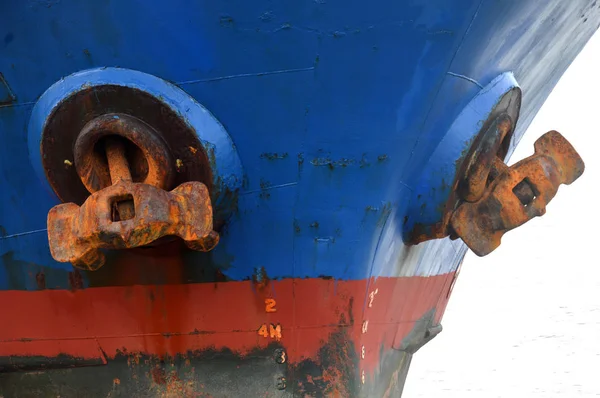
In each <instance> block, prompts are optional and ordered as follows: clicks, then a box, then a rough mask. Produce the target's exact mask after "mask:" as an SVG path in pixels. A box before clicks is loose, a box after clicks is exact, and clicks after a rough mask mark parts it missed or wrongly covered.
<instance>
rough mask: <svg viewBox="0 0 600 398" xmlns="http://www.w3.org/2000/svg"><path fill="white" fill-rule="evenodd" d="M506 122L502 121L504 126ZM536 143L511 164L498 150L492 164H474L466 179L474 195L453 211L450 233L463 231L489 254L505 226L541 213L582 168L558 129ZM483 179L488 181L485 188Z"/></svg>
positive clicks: (471, 244) (454, 235)
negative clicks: (505, 160) (509, 164)
mask: <svg viewBox="0 0 600 398" xmlns="http://www.w3.org/2000/svg"><path fill="white" fill-rule="evenodd" d="M505 123H506V122H504V121H503V122H502V123H500V128H502V129H503V130H506V128H507V126H506V125H505ZM502 138H503V137H502ZM534 148H535V153H534V154H533V155H532V156H530V157H527V158H525V159H523V160H521V161H519V162H518V163H516V164H515V165H513V166H512V167H508V166H507V165H506V164H505V163H504V162H503V161H502V160H501V159H500V158H498V157H497V156H494V157H493V158H492V161H491V164H490V162H488V164H487V165H486V164H483V166H482V165H481V163H480V166H479V167H477V168H474V170H475V172H473V173H472V174H471V179H472V181H470V183H469V184H467V186H468V187H469V188H470V189H469V190H468V191H469V193H470V194H469V195H466V196H467V198H466V199H467V200H471V201H464V202H463V203H462V204H460V205H459V206H458V207H457V209H456V210H455V211H454V213H453V214H452V217H451V220H450V226H451V230H452V231H451V238H454V239H455V238H457V237H460V238H461V239H462V240H463V241H464V242H465V243H466V245H467V246H468V247H469V248H470V249H471V250H472V251H473V252H474V253H475V254H477V255H478V256H485V255H487V254H489V253H491V252H492V251H493V250H495V249H496V248H497V247H498V246H499V245H500V241H501V239H502V236H503V235H504V234H505V233H506V232H508V231H510V230H512V229H514V228H517V227H519V226H521V225H523V224H524V223H526V222H527V221H529V220H531V219H532V218H534V217H538V216H541V215H543V214H544V213H545V212H546V206H547V205H548V203H549V202H550V201H551V200H552V198H554V196H555V195H556V193H557V191H558V188H559V186H560V185H561V184H566V185H569V184H571V183H572V182H574V181H575V180H576V179H578V178H579V177H580V176H581V175H582V174H583V171H584V169H585V165H584V163H583V160H582V159H581V157H580V156H579V154H578V153H577V152H576V151H575V149H574V148H573V146H572V145H571V144H570V143H569V142H568V141H567V140H566V139H565V138H564V137H563V136H562V135H561V134H559V133H558V132H556V131H550V132H548V133H546V134H544V135H543V136H541V137H540V138H538V139H537V141H536V142H535V144H534ZM484 170H485V171H484ZM473 176H477V178H474V177H473ZM490 180H491V182H489V181H490ZM481 181H483V182H484V183H485V182H486V181H488V183H489V185H488V186H487V188H486V189H485V190H484V189H482V184H481V183H480V182H481ZM474 198H476V200H473V199H474Z"/></svg>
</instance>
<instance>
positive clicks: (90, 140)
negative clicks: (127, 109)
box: [73, 113, 174, 193]
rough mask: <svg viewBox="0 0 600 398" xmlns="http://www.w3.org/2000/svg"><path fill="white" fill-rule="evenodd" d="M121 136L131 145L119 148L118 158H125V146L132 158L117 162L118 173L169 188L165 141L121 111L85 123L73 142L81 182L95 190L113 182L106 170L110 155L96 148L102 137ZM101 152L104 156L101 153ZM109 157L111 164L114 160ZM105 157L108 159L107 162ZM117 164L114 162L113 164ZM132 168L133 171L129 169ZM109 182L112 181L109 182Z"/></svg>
mask: <svg viewBox="0 0 600 398" xmlns="http://www.w3.org/2000/svg"><path fill="white" fill-rule="evenodd" d="M108 137H112V139H113V141H114V140H115V137H122V138H123V139H126V140H127V141H129V143H131V144H133V145H131V144H130V145H129V146H128V147H127V148H125V147H123V148H122V149H121V156H120V158H121V159H125V155H126V153H125V152H126V149H129V150H128V151H127V152H129V154H130V155H131V156H129V158H130V159H132V160H133V161H132V162H131V164H130V165H129V164H127V163H125V164H121V165H120V166H119V169H120V172H121V173H123V172H125V171H124V170H123V169H124V168H127V169H128V170H127V171H126V172H127V173H128V174H129V177H128V179H129V180H131V179H132V175H131V174H133V175H134V176H135V177H137V178H134V179H133V181H135V182H143V183H145V184H151V185H154V186H156V187H158V188H162V189H170V188H171V187H170V185H171V181H172V178H173V176H172V170H173V164H174V162H173V159H172V158H171V153H170V152H169V150H168V147H167V144H166V143H165V142H164V141H163V140H162V139H161V137H160V135H159V134H158V133H157V132H156V131H155V130H154V129H153V128H152V127H151V126H150V125H148V124H146V123H144V122H143V121H141V120H140V119H138V118H136V117H134V116H130V115H125V114H116V113H113V114H105V115H102V116H99V117H97V118H95V119H93V120H91V121H90V122H89V123H87V124H86V125H85V126H84V127H83V129H82V130H81V133H80V134H79V136H78V137H77V140H76V141H75V148H74V150H73V152H74V158H75V168H76V169H77V173H78V174H79V177H80V178H81V181H82V182H83V184H84V185H85V187H86V188H87V190H88V191H89V192H92V193H93V192H96V191H99V190H100V189H102V188H106V187H108V186H110V185H111V184H114V183H115V182H116V181H115V180H114V175H112V172H110V171H109V166H112V165H111V164H110V160H111V158H110V157H109V156H108V155H109V153H108V151H106V153H105V154H104V153H102V148H98V147H99V146H100V147H102V145H99V144H101V143H102V141H103V139H104V140H106V139H108ZM104 155H105V156H104ZM116 159H117V158H116V157H114V156H113V157H112V160H113V163H115V162H116V161H117V160H116ZM107 160H108V161H109V162H108V164H107ZM114 167H117V164H116V163H115V164H114ZM129 167H131V168H132V170H133V172H134V173H131V172H130V171H129ZM111 181H112V182H111Z"/></svg>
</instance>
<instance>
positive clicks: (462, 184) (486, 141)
mask: <svg viewBox="0 0 600 398" xmlns="http://www.w3.org/2000/svg"><path fill="white" fill-rule="evenodd" d="M513 126H514V123H513V121H512V120H511V119H510V117H509V116H508V115H506V114H502V115H500V116H499V117H497V118H496V119H495V120H494V121H493V122H492V125H491V126H490V127H489V128H488V129H487V130H486V131H485V132H484V133H483V134H482V137H481V139H480V140H479V143H478V145H477V148H476V150H475V151H474V152H473V155H472V156H471V157H470V158H469V159H468V163H467V166H466V170H465V172H464V176H463V178H462V179H460V180H459V183H458V186H457V191H458V193H459V195H460V196H461V198H462V199H464V200H466V201H467V202H474V201H476V200H478V199H480V198H481V197H482V196H483V194H484V192H485V189H486V188H487V186H488V177H489V174H490V170H491V168H492V164H493V163H494V161H495V159H499V158H498V154H499V153H500V149H501V145H502V143H503V142H504V138H505V137H506V136H507V135H508V133H510V132H511V130H512V129H513Z"/></svg>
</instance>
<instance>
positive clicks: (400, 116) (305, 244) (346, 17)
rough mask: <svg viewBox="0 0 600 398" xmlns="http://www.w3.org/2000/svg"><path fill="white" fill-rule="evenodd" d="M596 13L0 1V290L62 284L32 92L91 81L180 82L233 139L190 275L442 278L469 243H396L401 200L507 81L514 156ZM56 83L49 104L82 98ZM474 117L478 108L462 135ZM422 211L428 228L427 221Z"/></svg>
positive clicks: (517, 5) (478, 6)
mask: <svg viewBox="0 0 600 398" xmlns="http://www.w3.org/2000/svg"><path fill="white" fill-rule="evenodd" d="M599 8H600V5H598V4H597V3H596V2H595V1H593V2H592V1H583V0H581V1H569V2H564V1H560V0H550V1H534V0H528V1H518V2H516V1H508V0H507V1H491V0H483V1H480V0H472V1H469V0H463V1H447V0H438V1H400V2H399V1H389V0H380V1H376V2H374V3H364V2H358V1H351V2H348V1H341V0H334V1H297V2H292V3H272V2H268V1H258V2H245V1H238V0H235V1H232V2H228V3H227V4H222V3H220V2H214V3H211V2H197V1H196V2H192V1H184V0H179V1H175V2H171V3H164V4H163V3H158V2H155V3H152V5H150V4H148V3H147V2H137V1H131V0H127V1H119V2H110V1H93V2H76V1H72V0H62V1H59V0H48V1H27V2H13V3H10V4H4V5H3V6H2V13H1V14H0V39H2V40H0V49H1V50H0V51H1V53H0V54H1V57H0V73H2V74H3V76H4V78H5V80H6V82H7V83H8V84H9V85H10V87H11V89H12V91H13V92H14V94H15V96H16V98H17V101H16V102H14V103H11V104H8V105H0V142H2V145H1V146H0V186H1V187H2V189H1V190H0V225H1V228H0V289H34V288H35V274H36V273H37V272H39V271H40V270H44V272H45V273H46V275H47V286H48V287H53V288H66V287H68V278H67V272H68V270H70V269H71V267H70V265H68V264H67V265H65V264H58V263H56V262H54V261H53V260H52V259H51V257H50V255H49V252H48V245H47V241H46V240H47V237H46V231H45V222H46V213H47V211H48V209H49V208H50V207H51V206H52V205H54V204H56V199H55V197H54V196H53V195H52V194H51V193H49V192H48V191H47V189H45V188H44V185H45V184H44V183H43V173H40V159H39V158H38V152H36V150H35V149H36V145H37V144H36V141H35V139H36V137H35V131H38V130H39V127H40V125H41V124H42V123H43V121H44V119H45V117H46V115H44V113H47V112H48V111H49V109H50V108H51V106H52V105H51V104H52V102H53V100H50V99H48V98H47V97H46V96H44V97H42V98H41V99H40V98H39V96H40V95H42V93H44V92H45V91H46V90H47V89H48V88H49V87H50V86H52V85H53V84H55V83H56V82H57V81H60V80H61V78H63V77H65V76H69V75H72V74H74V73H77V72H80V71H82V70H87V69H90V68H98V67H120V68H126V69H131V70H136V71H141V72H143V73H147V74H150V75H154V76H157V77H159V78H162V79H165V80H167V81H170V82H173V83H174V84H175V85H176V86H178V87H180V88H181V89H182V90H184V91H185V92H187V93H188V94H190V95H191V96H192V97H194V98H195V99H196V100H197V101H198V102H199V103H200V104H202V106H204V107H206V109H208V110H209V111H210V113H212V114H213V115H214V116H215V117H216V119H218V120H219V121H220V122H221V123H222V125H223V127H224V128H225V130H226V131H227V132H228V133H229V135H230V136H231V138H232V140H233V143H234V144H235V146H236V148H237V151H238V153H239V158H240V160H241V165H242V168H243V176H244V181H245V183H244V185H243V187H242V188H241V189H240V191H239V193H238V207H237V212H236V213H235V214H234V215H233V216H232V217H231V219H230V220H229V222H228V223H227V225H226V226H225V229H224V230H223V231H222V240H221V243H220V244H219V246H218V248H217V249H216V251H215V252H214V253H212V254H211V255H210V256H209V257H208V258H198V261H210V262H211V263H212V264H213V265H214V266H215V267H219V268H221V269H222V270H223V272H224V273H225V274H226V275H227V277H229V278H231V279H239V280H241V279H247V278H251V277H252V275H253V274H254V273H255V272H256V270H257V269H260V268H262V267H264V269H265V271H266V273H267V275H268V276H269V277H271V278H282V277H292V276H295V277H308V276H313V277H316V276H320V275H327V276H333V277H335V278H338V279H363V278H367V277H369V276H399V275H404V276H410V275H431V274H436V273H443V272H449V271H451V270H453V269H455V267H456V266H457V265H458V263H459V262H460V260H461V258H462V255H463V254H464V246H463V245H462V244H460V243H458V242H454V243H451V242H450V241H449V240H447V239H445V240H440V241H436V242H428V243H425V244H420V245H418V246H414V247H406V246H405V245H404V243H403V240H402V230H403V226H402V223H403V220H404V217H406V216H407V215H410V214H411V212H414V211H415V210H414V209H411V208H409V201H410V198H411V197H413V195H414V193H415V192H416V191H417V190H427V189H429V188H431V187H432V186H437V185H439V184H441V181H440V180H439V179H438V178H437V177H435V178H431V179H430V177H431V176H423V174H422V173H423V170H429V168H428V167H429V166H427V165H428V163H429V162H430V160H431V159H432V156H433V154H434V153H435V151H436V150H437V151H439V150H442V151H443V148H444V146H442V147H440V144H441V143H443V142H444V141H443V140H444V137H447V136H448V132H449V131H450V130H451V128H452V124H453V123H454V122H455V120H457V117H458V116H459V114H460V113H461V112H463V110H464V109H465V107H466V106H467V104H468V103H469V102H470V101H471V100H472V98H473V97H474V96H475V95H476V94H477V93H478V92H479V91H480V90H481V88H482V87H485V86H486V85H488V84H489V83H490V82H491V81H492V80H493V79H494V78H495V77H496V76H499V75H501V74H503V73H506V72H512V73H513V74H514V76H515V79H516V81H518V82H519V85H520V86H521V88H522V89H523V93H524V95H523V108H522V111H521V117H520V122H519V126H518V129H517V131H516V133H515V140H514V141H513V144H512V148H514V145H516V144H517V143H518V140H519V138H520V136H521V135H522V134H523V132H524V131H525V129H526V128H527V126H528V125H529V123H530V122H531V120H532V118H533V116H534V115H535V113H536V112H537V110H538V109H539V108H540V106H541V105H542V103H543V102H544V100H545V98H546V96H547V95H548V94H549V92H550V91H551V90H552V88H553V86H554V85H555V84H556V82H557V80H558V79H559V78H560V76H561V74H562V73H563V72H564V70H565V69H566V67H567V66H568V65H569V64H570V62H571V61H572V60H573V58H574V56H575V55H576V54H577V53H578V52H579V51H580V49H581V48H582V46H583V45H584V44H585V42H586V41H587V39H588V38H589V37H590V36H591V35H592V33H593V32H594V31H595V30H596V29H597V27H598V23H599V22H600V9H599ZM119 73H120V72H119ZM78 76H79V77H81V78H82V79H81V80H78V83H77V84H81V83H89V84H94V79H93V78H92V77H90V79H89V81H88V80H87V78H86V76H89V75H87V74H86V73H83V74H80V75H78ZM64 82H69V80H68V79H65V80H64V81H63V82H62V83H61V82H59V83H57V86H55V87H57V88H58V89H59V95H60V92H62V93H63V94H64V93H65V92H68V91H70V90H73V89H75V88H76V87H71V86H70V85H67V86H64V87H62V86H61V85H62V84H64ZM69 84H70V83H69ZM132 84H134V85H138V84H139V85H142V84H145V83H144V82H141V81H135V82H133V83H132ZM150 86H151V87H150V89H151V90H152V89H156V90H158V91H160V92H161V93H162V94H163V95H165V93H166V92H171V93H176V92H177V90H176V89H174V88H173V87H171V86H169V85H167V84H166V83H156V85H155V84H154V83H152V84H150ZM158 86H162V88H159V87H158ZM61 87H62V88H61ZM174 95H175V94H174ZM38 99H40V102H39V104H38V105H36V106H35V107H34V105H35V104H36V102H37V101H38ZM175 102H177V100H175ZM173 105H174V106H176V107H178V109H180V111H182V113H184V112H185V109H186V108H185V104H183V103H174V104H173ZM193 106H197V105H193ZM198 109H201V108H198ZM482 117H484V115H479V116H478V114H477V113H475V112H474V113H473V115H472V116H470V118H472V119H471V120H469V121H467V122H466V124H465V126H467V125H469V126H471V127H468V128H474V126H477V123H478V122H479V121H480V118H482ZM190 123H201V122H198V121H193V120H190ZM28 126H29V131H30V133H31V135H30V136H29V137H27V131H28ZM475 133H476V131H465V132H464V133H461V136H463V137H468V136H472V135H473V134H475ZM38 139H39V138H38ZM462 144H464V143H461V144H460V145H462ZM457 145H459V144H457ZM436 148H437V149H436ZM448 148H449V150H450V148H452V147H451V146H449V147H448ZM444 155H446V154H444ZM230 166H231V165H228V166H226V167H230ZM224 167H225V166H224ZM231 167H232V168H234V169H235V168H237V167H238V166H237V165H233V166H231ZM229 172H230V173H232V174H235V175H237V173H238V172H237V171H229ZM423 177H425V179H423ZM444 178H445V177H444ZM428 211H431V213H427V214H423V217H425V218H435V217H437V214H436V212H437V210H435V209H433V208H431V209H430V210H428ZM436 253H437V255H434V254H436ZM199 256H200V255H199Z"/></svg>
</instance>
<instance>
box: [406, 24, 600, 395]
mask: <svg viewBox="0 0 600 398" xmlns="http://www.w3.org/2000/svg"><path fill="white" fill-rule="evenodd" d="M599 93H600V34H597V35H596V36H594V37H593V38H592V39H591V40H590V42H589V43H588V45H587V46H586V47H585V48H584V50H583V51H582V52H581V53H580V55H579V56H578V58H577V59H576V60H575V61H574V62H573V64H572V65H571V67H570V68H569V69H568V70H567V72H566V73H565V74H564V75H563V77H562V79H561V80H560V82H559V83H558V85H557V86H556V88H555V89H554V91H553V92H552V94H551V95H550V97H549V98H548V100H547V101H546V103H545V104H544V106H543V107H542V109H541V110H540V112H539V113H538V115H537V117H536V119H535V120H534V121H533V123H532V124H531V126H530V127H529V130H528V131H527V133H526V135H525V137H524V138H523V139H522V141H521V144H520V145H519V147H518V149H517V150H516V151H515V153H514V155H513V156H512V159H511V162H510V163H514V162H515V161H517V160H520V159H522V158H524V157H526V156H529V155H530V154H532V153H533V142H534V141H535V140H536V139H537V138H538V137H539V136H540V135H542V134H543V133H545V132H547V131H549V130H557V131H559V132H560V133H562V134H563V135H564V136H565V137H566V138H567V139H568V140H569V141H570V142H571V143H572V144H573V146H574V147H575V148H576V149H577V151H578V152H579V154H580V155H581V156H582V158H583V160H584V161H585V163H586V171H585V173H584V174H583V176H582V177H581V178H580V179H579V180H577V181H576V182H575V183H573V184H572V185H570V186H564V185H563V186H561V188H560V189H559V192H558V195H557V196H556V197H555V198H554V200H553V201H552V202H551V203H550V204H549V205H548V207H547V213H546V215H545V216H543V217H541V218H537V219H535V220H532V221H530V222H529V223H527V224H525V225H524V226H522V227H521V228H519V229H517V230H514V231H511V232H509V233H508V234H507V235H505V236H504V238H503V240H502V245H501V246H500V248H498V249H497V250H496V251H495V252H493V253H492V254H490V255H489V256H487V257H485V258H478V257H477V256H475V255H473V254H472V253H468V254H467V257H466V259H465V262H464V264H463V267H462V270H461V273H460V277H459V279H458V282H457V283H456V285H455V288H454V292H453V295H452V298H451V300H450V304H449V305H448V309H447V311H446V315H445V316H444V319H443V321H442V324H443V326H444V331H443V332H442V333H441V334H440V335H439V336H438V337H436V338H435V339H434V340H433V341H431V342H430V343H429V344H427V345H426V346H425V347H423V348H422V349H421V350H420V351H419V352H417V354H416V355H415V358H414V359H413V362H412V366H411V370H410V371H409V374H408V380H407V383H406V387H405V391H404V394H403V398H475V397H477V398H492V397H493V398H495V397H510V398H520V397H524V398H525V397H527V398H529V397H531V398H538V397H540V398H541V397H544V398H571V397H598V396H600V259H599V258H598V254H599V250H598V248H597V247H596V246H599V247H600V242H598V240H597V238H598V233H597V231H598V230H599V229H600V215H599V211H600V208H599V207H600V206H598V199H599V197H600V188H599V185H600V178H599V171H600V138H599V126H598V124H597V123H598V119H596V117H597V116H600V100H599V99H598V95H599ZM597 195H598V196H597Z"/></svg>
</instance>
